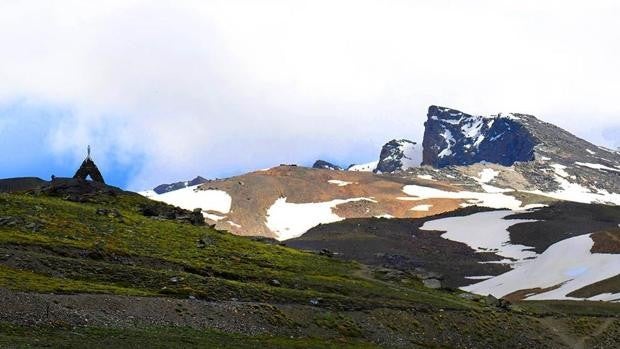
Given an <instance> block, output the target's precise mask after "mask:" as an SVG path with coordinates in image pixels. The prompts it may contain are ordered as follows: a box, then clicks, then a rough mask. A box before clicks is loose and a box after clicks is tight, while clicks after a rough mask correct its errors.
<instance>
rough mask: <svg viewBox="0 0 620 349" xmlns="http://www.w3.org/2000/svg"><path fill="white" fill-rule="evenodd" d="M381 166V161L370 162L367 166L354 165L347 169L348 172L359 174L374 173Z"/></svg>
mask: <svg viewBox="0 0 620 349" xmlns="http://www.w3.org/2000/svg"><path fill="white" fill-rule="evenodd" d="M378 164H379V160H377V161H373V162H369V163H366V164H360V165H353V166H351V167H349V168H348V169H347V171H357V172H372V171H374V170H375V169H376V168H377V165H378Z"/></svg>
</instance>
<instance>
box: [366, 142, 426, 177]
mask: <svg viewBox="0 0 620 349" xmlns="http://www.w3.org/2000/svg"><path fill="white" fill-rule="evenodd" d="M421 163H422V147H421V146H420V145H418V144H417V143H416V142H412V141H410V140H408V139H393V140H391V141H389V142H388V143H386V144H385V145H384V146H383V148H382V149H381V154H380V156H379V163H378V164H377V167H376V169H375V171H374V172H376V173H394V172H397V171H404V170H407V169H409V168H412V167H418V166H420V164H421Z"/></svg>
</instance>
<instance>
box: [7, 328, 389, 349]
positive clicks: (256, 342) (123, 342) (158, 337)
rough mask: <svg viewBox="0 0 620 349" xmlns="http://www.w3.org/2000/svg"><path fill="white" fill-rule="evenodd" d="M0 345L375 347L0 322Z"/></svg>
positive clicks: (183, 331) (202, 332) (207, 333)
mask: <svg viewBox="0 0 620 349" xmlns="http://www.w3.org/2000/svg"><path fill="white" fill-rule="evenodd" d="M0 347H3V348H5V347H9V348H92V349H96V348H119V349H121V348H154V349H155V348H239V349H246V348H247V349H254V348H283V349H284V348H317V349H319V348H361V349H366V348H377V346H375V345H373V344H371V343H368V342H363V341H361V340H356V339H353V340H346V339H332V340H325V339H316V338H283V337H271V336H244V335H240V334H227V333H222V332H217V331H213V330H195V329H190V328H183V327H177V328H171V327H147V328H128V329H122V330H120V329H111V328H76V329H71V328H65V327H62V326H58V327H26V326H16V325H10V324H1V323H0Z"/></svg>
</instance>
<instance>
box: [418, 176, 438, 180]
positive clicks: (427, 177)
mask: <svg viewBox="0 0 620 349" xmlns="http://www.w3.org/2000/svg"><path fill="white" fill-rule="evenodd" d="M418 178H421V179H425V180H427V181H436V179H434V178H433V176H431V175H418Z"/></svg>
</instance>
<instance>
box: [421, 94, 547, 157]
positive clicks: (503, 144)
mask: <svg viewBox="0 0 620 349" xmlns="http://www.w3.org/2000/svg"><path fill="white" fill-rule="evenodd" d="M521 118H523V119H521ZM525 119H528V120H535V119H534V118H533V117H531V116H525V115H523V116H521V117H519V116H516V115H515V114H506V115H502V114H498V115H492V116H481V115H477V116H474V115H469V114H465V113H463V112H461V111H458V110H454V109H450V108H443V107H437V106H431V107H430V108H429V109H428V120H427V121H426V123H425V124H424V126H425V132H424V141H423V145H424V158H423V162H422V163H423V164H424V165H430V166H433V167H437V168H441V167H446V166H451V165H471V164H475V163H478V162H481V161H488V162H492V163H496V164H500V165H504V166H510V165H512V164H514V163H515V162H517V161H531V160H534V147H535V146H536V144H538V143H539V140H538V139H536V138H535V137H534V135H533V134H532V132H530V131H529V129H528V128H527V127H526V126H525V124H524V123H523V122H521V120H525Z"/></svg>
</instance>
